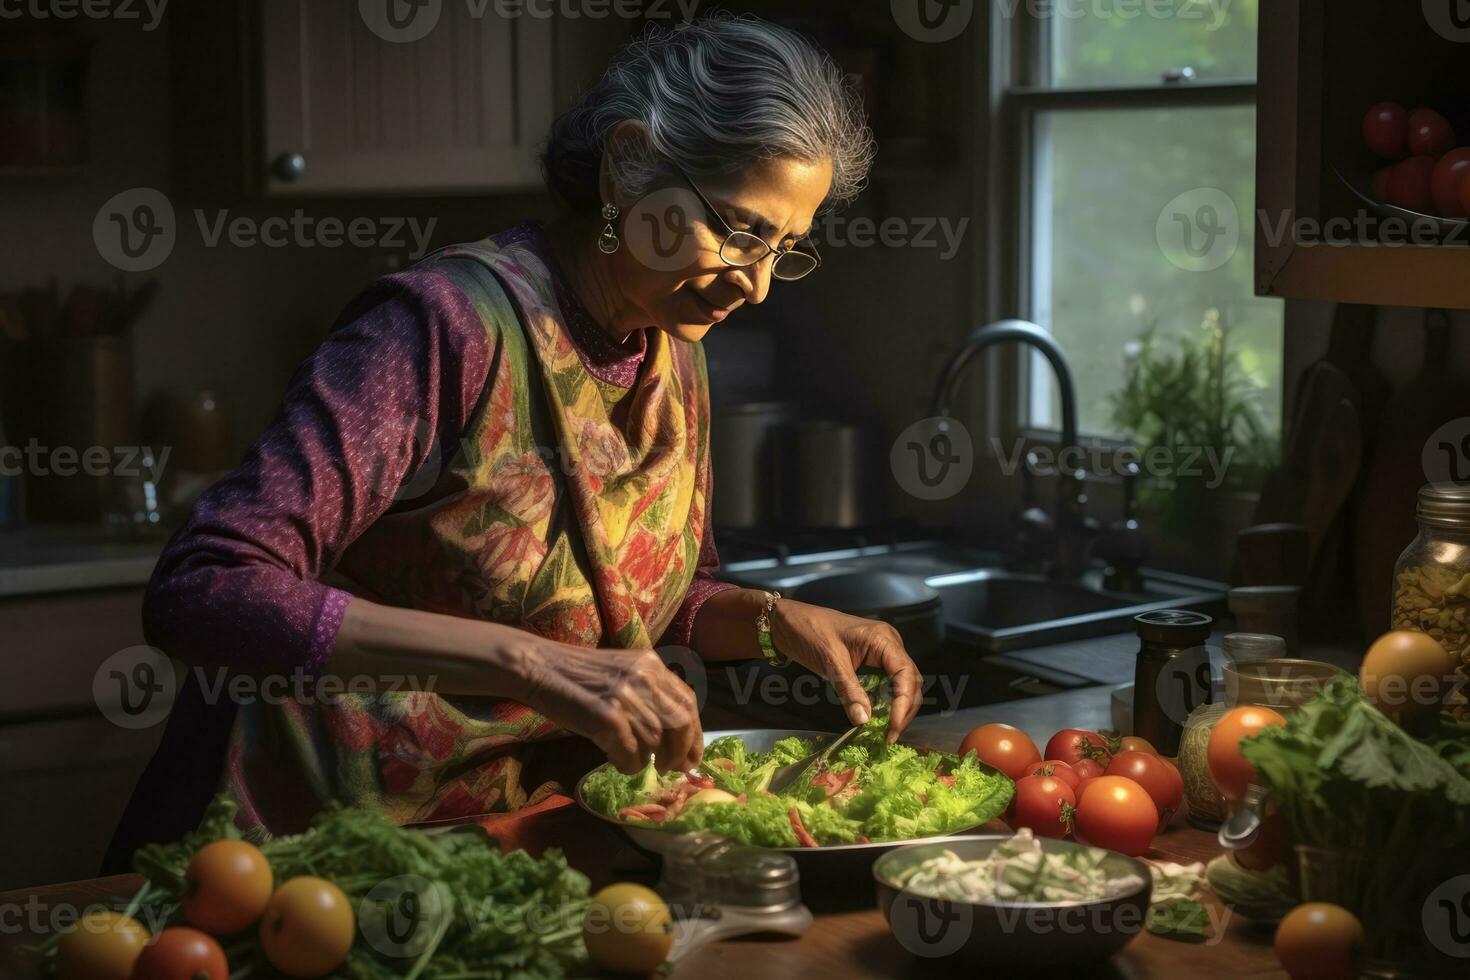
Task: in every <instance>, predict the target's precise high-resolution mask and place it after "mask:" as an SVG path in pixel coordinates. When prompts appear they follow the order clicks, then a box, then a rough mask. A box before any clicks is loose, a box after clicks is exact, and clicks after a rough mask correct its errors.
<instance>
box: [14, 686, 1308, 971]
mask: <svg viewBox="0 0 1470 980" xmlns="http://www.w3.org/2000/svg"><path fill="white" fill-rule="evenodd" d="M1111 690H1112V688H1111V687H1093V688H1087V689H1083V690H1078V691H1072V692H1068V693H1065V694H1057V695H1051V696H1048V697H1041V698H1032V699H1028V700H1024V701H1012V702H1005V703H1001V704H993V705H985V706H981V707H976V708H968V709H965V710H962V711H956V712H953V713H951V714H948V715H943V714H939V715H929V716H923V717H920V718H919V719H918V720H916V721H915V722H914V724H913V725H912V727H911V728H910V731H909V735H908V737H907V738H906V741H911V742H913V743H915V744H921V745H929V746H932V747H935V748H941V749H946V750H950V751H952V750H953V749H954V748H955V747H956V746H957V745H958V744H959V742H960V740H961V739H962V738H963V737H964V735H965V734H966V733H967V732H969V731H970V729H972V728H974V727H975V726H976V725H980V724H983V723H986V722H1005V723H1008V724H1013V725H1015V726H1017V727H1018V728H1020V729H1022V730H1023V731H1025V732H1026V733H1027V734H1029V735H1030V736H1031V737H1032V738H1033V739H1034V740H1035V741H1036V742H1037V743H1038V744H1045V741H1046V739H1048V738H1049V737H1050V736H1051V735H1052V734H1053V733H1054V732H1056V731H1057V730H1058V729H1061V728H1067V727H1080V728H1099V727H1107V726H1108V723H1109V718H1108V713H1109V705H1108V695H1109V693H1110V692H1111ZM720 720H723V719H720ZM714 721H716V719H709V720H707V724H708V725H709V727H711V728H713V727H715V725H714V724H709V722H714ZM562 819H563V820H565V821H566V823H565V827H566V830H565V832H563V834H562V836H564V837H565V838H566V842H565V845H564V847H565V850H566V852H567V857H568V860H569V861H570V862H571V863H572V864H573V866H575V867H577V868H578V869H580V870H581V871H583V872H585V873H586V874H587V875H588V876H589V877H590V878H591V879H592V881H593V883H594V886H600V885H602V884H606V883H607V882H609V881H613V880H618V879H627V878H630V877H634V878H636V877H638V872H637V871H629V866H628V865H627V863H626V862H627V859H628V857H629V855H630V852H629V851H628V850H627V848H626V847H625V846H624V845H625V842H624V841H623V840H622V838H621V835H619V834H618V832H617V831H616V830H615V829H614V828H611V827H609V826H607V825H606V824H603V823H601V822H598V821H594V820H592V819H591V818H589V817H586V816H585V815H583V814H582V813H580V811H577V812H569V813H566V814H565V815H564V817H563V818H562ZM983 830H984V832H991V833H1002V832H1005V827H1004V826H1003V825H1001V824H999V823H996V824H994V825H990V826H987V827H986V828H983ZM1219 853H1220V847H1219V845H1218V844H1217V843H1216V841H1215V838H1214V835H1213V834H1207V833H1205V832H1203V831H1200V830H1196V829H1194V828H1192V827H1189V826H1187V825H1186V824H1184V823H1183V822H1182V820H1180V819H1176V822H1175V825H1174V826H1172V827H1171V828H1170V829H1168V830H1167V831H1165V832H1164V833H1163V834H1161V835H1160V836H1159V837H1158V838H1157V839H1156V840H1155V842H1154V849H1153V850H1152V851H1150V853H1149V854H1148V855H1147V856H1148V857H1152V858H1156V859H1161V860H1168V861H1177V862H1182V863H1188V862H1194V861H1208V860H1210V859H1211V858H1213V857H1214V856H1215V855H1217V854H1219ZM861 877H862V880H861V881H860V882H859V883H857V884H855V885H852V886H848V887H847V888H846V891H845V892H843V894H842V896H841V898H840V900H834V899H833V898H831V897H828V896H827V895H826V894H824V891H827V892H830V890H824V889H823V888H822V882H803V894H804V896H806V898H807V900H808V903H809V904H810V905H811V906H812V907H813V911H814V912H815V913H816V922H815V924H814V925H813V927H812V929H811V930H810V931H809V932H808V933H807V934H806V935H805V936H803V937H802V938H801V939H799V940H791V939H771V938H764V937H760V938H751V939H736V940H728V941H725V942H720V943H715V944H713V945H711V946H708V947H705V948H704V949H701V950H699V951H697V952H696V953H694V954H693V955H691V956H689V957H688V958H687V959H685V960H683V961H682V962H681V963H680V964H679V966H678V969H677V971H676V976H684V977H699V978H701V980H720V978H725V977H729V978H731V980H736V978H739V980H746V978H749V977H752V976H754V977H763V978H764V977H769V978H771V980H776V978H785V977H803V978H810V977H842V978H855V977H905V976H934V975H944V974H949V973H953V972H956V970H955V968H954V967H953V966H952V965H951V964H949V963H946V962H944V961H938V960H928V959H924V958H922V957H918V956H915V955H913V954H912V953H910V952H908V951H907V950H905V949H904V948H903V947H902V946H901V945H900V944H899V943H898V941H897V940H896V939H894V938H893V935H892V934H891V933H890V931H889V929H888V926H887V924H886V923H885V922H884V920H883V917H882V915H881V914H879V912H878V911H876V909H875V908H874V897H873V892H872V888H871V886H870V884H869V883H868V879H866V877H865V876H861ZM140 881H141V879H139V878H138V877H137V876H133V875H119V876H115V877H111V878H100V879H92V880H89V881H80V882H72V883H68V884H60V885H49V886H43V887H38V888H30V889H22V890H17V891H12V892H9V893H4V894H0V914H3V915H5V916H6V917H5V918H3V919H0V926H4V928H0V975H3V976H6V977H16V978H20V977H30V976H36V975H37V974H36V973H35V971H34V967H33V965H31V964H28V963H26V962H25V961H24V958H23V957H22V956H20V954H19V953H18V952H17V951H18V950H19V948H20V947H22V946H25V945H28V944H32V943H35V942H37V941H38V940H39V939H40V938H42V937H43V936H44V935H45V933H46V932H47V931H48V930H46V929H45V928H41V929H39V930H37V929H36V928H35V926H36V923H44V922H45V921H46V920H47V917H48V916H49V915H50V912H51V910H56V909H74V908H77V907H81V906H85V905H87V904H90V903H96V902H99V901H104V900H107V899H110V898H114V897H116V896H124V895H129V894H131V893H133V892H134V891H136V889H137V887H138V885H139V884H140ZM1206 904H1207V906H1208V907H1209V909H1210V914H1211V919H1212V922H1213V923H1215V924H1217V926H1218V925H1222V924H1223V928H1221V929H1219V930H1218V932H1217V934H1216V936H1215V937H1213V938H1212V939H1211V940H1209V941H1207V942H1204V943H1197V944H1196V943H1186V942H1180V941H1176V940H1169V939H1164V938H1161V937H1158V936H1154V935H1152V934H1149V933H1147V932H1143V933H1141V934H1139V935H1138V936H1137V937H1135V938H1134V939H1133V941H1132V942H1130V943H1129V944H1128V946H1127V947H1126V948H1125V949H1124V950H1123V951H1122V952H1121V953H1119V954H1118V955H1117V956H1115V957H1114V958H1113V959H1112V961H1111V962H1110V963H1109V964H1108V965H1107V966H1106V967H1096V968H1092V969H1089V970H1088V971H1087V973H1086V975H1087V976H1089V977H1093V976H1097V977H1104V978H1106V977H1118V978H1125V977H1126V978H1132V980H1150V978H1160V980H1162V978H1166V977H1168V978H1173V977H1179V976H1189V977H1191V978H1192V980H1208V978H1213V977H1222V978H1224V977H1253V978H1255V977H1258V978H1272V980H1279V978H1284V977H1285V974H1284V973H1283V972H1282V971H1281V970H1280V969H1279V968H1278V967H1277V964H1276V960H1275V956H1274V954H1273V953H1272V950H1271V935H1272V934H1271V930H1270V929H1269V928H1266V929H1262V928H1261V927H1259V926H1257V925H1255V924H1253V923H1251V922H1249V921H1248V920H1246V919H1244V918H1242V917H1240V916H1237V915H1234V914H1233V913H1231V912H1230V910H1228V909H1226V908H1224V907H1223V906H1221V905H1220V904H1219V902H1218V901H1216V900H1215V899H1214V898H1213V897H1210V898H1208V899H1207V900H1206ZM30 910H40V911H39V914H33V913H32V912H31V911H30ZM964 972H967V973H969V972H973V967H970V968H968V969H967V970H965V971H964ZM1049 975H1050V976H1056V975H1058V974H1057V973H1056V972H1055V971H1053V972H1052V973H1050V974H1049Z"/></svg>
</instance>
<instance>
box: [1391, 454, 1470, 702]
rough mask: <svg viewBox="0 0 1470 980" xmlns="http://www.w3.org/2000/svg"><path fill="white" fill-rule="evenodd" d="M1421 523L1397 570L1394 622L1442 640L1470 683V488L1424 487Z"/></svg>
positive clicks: (1398, 625) (1394, 626) (1395, 570)
mask: <svg viewBox="0 0 1470 980" xmlns="http://www.w3.org/2000/svg"><path fill="white" fill-rule="evenodd" d="M1418 519H1419V536H1418V537H1416V538H1415V539H1414V540H1413V542H1412V543H1411V544H1410V545H1409V546H1408V547H1407V548H1405V549H1404V553H1403V554H1402V555H1400V556H1399V560H1398V564H1396V565H1395V566H1394V570H1393V583H1394V584H1393V605H1392V609H1391V617H1390V620H1389V621H1390V622H1391V623H1392V624H1393V628H1394V629H1396V630H1418V631H1420V632H1421V633H1428V634H1429V635H1430V636H1432V637H1434V638H1435V639H1437V640H1439V642H1440V643H1442V644H1444V648H1445V649H1446V650H1448V651H1449V652H1450V655H1451V656H1453V657H1455V659H1456V660H1458V661H1459V665H1460V666H1459V672H1460V674H1461V676H1463V677H1467V678H1470V486H1459V485H1456V484H1442V483H1441V484H1433V483H1432V484H1429V485H1428V486H1425V487H1423V488H1422V489H1420V491H1419V508H1418ZM1461 709H1462V710H1463V706H1461Z"/></svg>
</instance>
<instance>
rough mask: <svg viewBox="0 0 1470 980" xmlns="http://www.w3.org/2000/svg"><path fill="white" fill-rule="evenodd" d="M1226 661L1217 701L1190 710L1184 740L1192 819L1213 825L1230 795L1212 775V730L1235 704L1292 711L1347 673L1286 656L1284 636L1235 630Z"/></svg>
mask: <svg viewBox="0 0 1470 980" xmlns="http://www.w3.org/2000/svg"><path fill="white" fill-rule="evenodd" d="M1221 652H1222V653H1223V654H1224V656H1225V663H1224V665H1223V666H1222V667H1221V669H1220V674H1221V678H1220V681H1219V682H1218V683H1217V684H1216V688H1215V691H1214V694H1213V696H1212V697H1211V699H1210V702H1211V703H1208V704H1202V705H1200V706H1199V707H1198V708H1196V709H1195V710H1194V711H1192V712H1190V715H1189V718H1188V720H1187V721H1185V723H1184V734H1183V736H1181V737H1180V740H1179V775H1180V776H1181V777H1183V779H1184V797H1185V802H1186V803H1187V805H1188V808H1189V821H1190V823H1192V824H1194V825H1195V826H1197V827H1204V828H1206V829H1213V828H1215V827H1218V826H1219V825H1220V821H1222V820H1224V819H1225V799H1224V797H1222V796H1221V795H1220V791H1219V790H1218V789H1216V788H1215V781H1214V780H1213V779H1212V778H1211V777H1210V766H1209V758H1208V755H1209V744H1210V733H1211V732H1212V731H1214V730H1215V725H1216V723H1217V722H1219V720H1220V718H1221V717H1222V716H1224V714H1225V712H1227V711H1229V710H1230V709H1231V708H1239V707H1244V706H1255V707H1262V708H1271V709H1272V710H1274V711H1279V712H1281V713H1282V714H1290V713H1291V712H1292V711H1295V710H1296V709H1297V708H1299V707H1301V706H1302V705H1303V704H1306V703H1307V702H1308V701H1310V700H1312V698H1314V697H1316V696H1317V694H1318V692H1320V691H1321V690H1322V688H1323V687H1325V686H1326V684H1327V682H1328V681H1330V680H1332V679H1333V678H1334V677H1336V676H1337V675H1338V674H1340V673H1341V671H1340V670H1338V668H1336V667H1334V666H1332V665H1331V664H1325V663H1321V662H1319V661H1316V660H1297V659H1293V658H1290V657H1286V656H1284V654H1285V653H1286V642H1285V640H1283V639H1282V638H1281V637H1279V636H1270V635H1267V634H1260V633H1231V634H1229V635H1228V636H1226V637H1225V640H1224V643H1223V645H1222V647H1221Z"/></svg>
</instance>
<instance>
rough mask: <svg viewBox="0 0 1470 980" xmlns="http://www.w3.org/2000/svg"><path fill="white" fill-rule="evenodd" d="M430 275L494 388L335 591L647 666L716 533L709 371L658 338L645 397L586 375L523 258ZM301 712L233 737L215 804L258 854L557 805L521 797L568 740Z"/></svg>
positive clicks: (474, 251)
mask: <svg viewBox="0 0 1470 980" xmlns="http://www.w3.org/2000/svg"><path fill="white" fill-rule="evenodd" d="M425 263H426V264H429V263H432V265H433V268H434V269H435V270H436V271H439V272H442V273H443V274H445V275H447V276H449V277H451V279H452V280H453V282H454V284H455V285H456V286H457V287H458V288H459V289H460V290H461V291H462V292H463V294H464V295H465V296H466V297H467V298H468V299H469V301H470V303H471V304H472V305H473V307H474V309H475V311H476V312H477V313H478V315H479V318H480V321H481V323H482V325H483V327H484V330H485V332H486V334H487V336H488V338H489V340H490V345H491V352H492V354H491V357H490V369H489V376H488V377H487V380H486V385H485V389H484V393H483V395H482V396H481V400H480V403H479V404H478V405H477V406H476V409H475V412H474V414H473V416H472V420H471V422H470V424H469V425H468V426H467V427H466V430H465V431H464V432H463V433H462V434H461V439H460V441H459V443H458V444H457V445H455V446H453V447H451V448H450V449H449V450H448V451H447V452H444V453H443V456H444V457H445V458H444V464H443V467H442V472H440V473H439V474H438V476H437V479H435V481H434V485H433V488H432V489H431V490H430V491H428V492H427V493H424V494H423V495H421V496H420V497H418V498H417V499H414V500H401V499H400V500H399V502H398V503H397V504H395V506H394V507H393V508H391V509H390V510H389V511H388V512H387V513H386V514H385V515H383V516H382V517H381V518H380V519H379V520H378V521H377V522H376V523H374V524H373V526H372V527H370V528H369V529H368V531H367V532H366V533H364V534H363V535H362V536H361V537H360V538H359V539H358V540H356V541H355V542H353V543H352V545H351V546H350V547H349V548H348V549H347V551H346V552H345V554H344V555H343V557H342V560H341V562H340V563H339V564H338V567H337V569H336V572H335V575H336V579H337V580H339V581H337V584H342V585H343V587H345V588H347V589H348V591H351V592H353V593H354V594H357V595H361V596H363V597H365V598H368V599H371V600H372V601H375V602H380V603H385V604H388V605H394V606H401V607H407V608H413V609H421V610H428V611H431V612H437V613H444V614H448V615H454V616H467V617H473V618H477V619H484V620H491V621H494V622H498V623H506V624H509V625H513V626H517V627H520V628H523V629H526V630H529V631H532V632H534V633H538V634H540V635H541V636H544V637H547V638H549V639H552V640H558V641H562V642H566V643H572V644H577V645H580V646H587V647H593V646H599V645H601V646H611V647H622V648H651V647H652V646H653V641H654V640H656V639H657V638H658V637H659V636H660V635H661V634H662V632H663V631H664V629H665V628H666V627H667V626H668V625H669V623H670V621H671V620H672V619H673V617H674V615H675V613H676V612H677V611H678V608H679V606H680V604H681V603H682V601H683V598H684V595H685V593H686V592H687V591H688V588H689V584H690V582H691V580H692V579H693V576H694V572H695V569H696V566H697V565H698V561H699V545H700V541H701V540H702V537H703V533H704V527H705V521H706V519H707V506H706V503H707V500H708V493H709V485H710V473H709V453H708V451H707V450H708V431H709V404H708V386H707V381H706V376H705V362H704V352H703V349H702V348H701V347H700V345H698V344H688V343H683V342H679V341H675V340H673V339H672V338H670V337H669V336H668V335H667V334H665V333H663V332H662V331H658V330H650V331H649V332H648V342H647V351H646V354H645V359H644V362H643V365H642V367H641V368H640V371H639V374H638V378H637V380H636V381H635V383H634V384H633V386H632V388H631V389H623V388H619V387H617V386H615V385H610V384H607V383H605V382H602V381H600V380H598V379H597V378H596V377H594V376H593V375H592V374H590V373H589V372H588V371H587V370H586V368H585V366H584V365H583V363H582V360H581V358H580V356H579V355H578V352H577V349H576V347H575V346H574V345H573V342H572V339H571V337H570V335H569V333H568V330H567V327H566V324H565V320H564V318H563V315H562V313H561V310H560V307H559V305H558V303H557V299H556V295H555V291H554V287H553V279H552V275H551V272H550V270H548V269H547V267H546V266H545V264H544V263H543V262H542V261H541V259H540V258H539V257H538V256H537V255H536V254H535V252H534V251H533V250H532V249H531V248H530V247H529V246H528V245H527V244H526V243H525V242H524V241H519V242H518V241H517V240H516V239H515V238H514V237H513V236H512V237H510V238H508V239H507V240H505V241H503V242H502V243H500V244H497V242H496V241H494V240H492V239H486V240H484V241H482V242H478V243H475V244H472V245H461V246H455V247H452V248H449V249H446V250H443V251H441V252H438V253H436V254H435V255H433V256H430V257H429V258H428V259H426V260H425ZM424 468H425V469H428V468H429V467H428V466H427V465H426V466H425V467H424ZM421 476H422V474H421ZM415 482H417V478H416V479H415ZM349 690H350V689H349ZM308 700H309V701H310V703H304V702H303V700H300V699H295V700H290V701H286V702H284V703H273V704H268V703H254V704H247V705H242V706H241V708H240V710H239V712H238V714H237V716H236V720H235V725H234V729H233V731H232V732H231V737H230V748H229V752H228V755H227V761H226V768H225V774H224V783H225V789H226V790H227V791H228V792H229V793H231V794H232V795H233V796H234V797H235V799H236V801H237V802H239V803H240V805H241V810H240V817H239V822H240V823H241V825H242V827H247V828H250V829H251V830H252V832H253V833H254V834H255V835H256V836H266V835H269V834H275V833H285V832H294V831H296V830H299V829H301V828H303V827H304V826H305V825H306V824H307V823H308V822H309V820H310V818H311V816H312V815H313V814H315V813H316V812H317V811H318V810H320V809H321V808H322V806H323V805H324V804H326V803H328V802H330V801H339V802H342V803H345V804H348V805H351V806H359V807H370V808H374V809H378V810H381V811H383V812H384V813H386V815H387V816H388V817H389V818H390V819H392V820H393V821H394V822H396V823H400V824H403V823H412V822H424V821H433V820H450V819H457V818H463V817H470V816H474V815H478V814H484V813H496V812H506V811H510V810H516V809H519V808H521V807H523V806H526V805H528V804H532V803H535V802H538V801H540V800H541V799H543V798H544V797H546V796H548V795H550V794H552V793H554V792H557V791H558V790H560V789H561V788H562V787H560V786H559V785H558V784H556V783H555V782H548V783H544V784H542V785H540V786H537V787H533V788H530V789H529V790H528V789H527V787H525V786H523V785H522V776H523V774H524V763H525V754H526V751H527V749H528V747H530V745H531V743H536V744H537V750H538V751H548V750H549V751H551V752H555V751H556V750H557V746H556V743H555V742H548V740H549V739H553V738H555V737H556V736H558V735H561V734H564V733H562V732H559V731H558V730H557V729H556V726H555V725H553V724H552V723H551V722H549V721H548V720H547V719H546V718H544V717H542V716H540V715H538V714H536V713H535V712H534V711H532V710H531V709H529V708H527V707H526V706H524V705H520V704H516V703H513V702H510V701H504V700H498V699H490V698H474V697H459V696H441V695H438V694H434V693H431V692H429V691H423V690H400V691H394V692H384V693H375V694H354V693H347V694H342V695H339V696H338V697H336V698H332V699H326V698H314V699H308Z"/></svg>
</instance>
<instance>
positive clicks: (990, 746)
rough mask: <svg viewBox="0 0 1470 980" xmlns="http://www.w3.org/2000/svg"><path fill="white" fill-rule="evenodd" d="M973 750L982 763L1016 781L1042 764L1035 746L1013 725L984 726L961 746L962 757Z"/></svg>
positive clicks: (976, 730)
mask: <svg viewBox="0 0 1470 980" xmlns="http://www.w3.org/2000/svg"><path fill="white" fill-rule="evenodd" d="M972 749H973V750H974V752H975V754H976V755H977V756H979V758H980V761H981V762H983V763H985V764H986V765H988V766H994V767H995V768H996V769H999V770H1000V771H1001V772H1003V773H1005V774H1006V775H1007V776H1009V777H1011V779H1013V780H1019V779H1021V778H1023V777H1024V776H1025V775H1026V774H1027V773H1029V772H1030V771H1031V770H1032V769H1035V768H1036V766H1037V765H1038V764H1039V763H1040V762H1041V753H1040V752H1038V751H1036V743H1035V742H1033V741H1031V739H1030V737H1029V736H1027V734H1026V733H1025V732H1023V731H1021V730H1020V729H1019V728H1016V727H1015V726H1014V725H1002V724H999V723H996V724H990V725H981V726H980V727H979V728H977V729H975V730H974V731H972V732H971V733H970V734H968V735H966V736H965V740H964V741H963V742H961V743H960V755H965V754H966V753H968V752H969V751H971V750H972Z"/></svg>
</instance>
